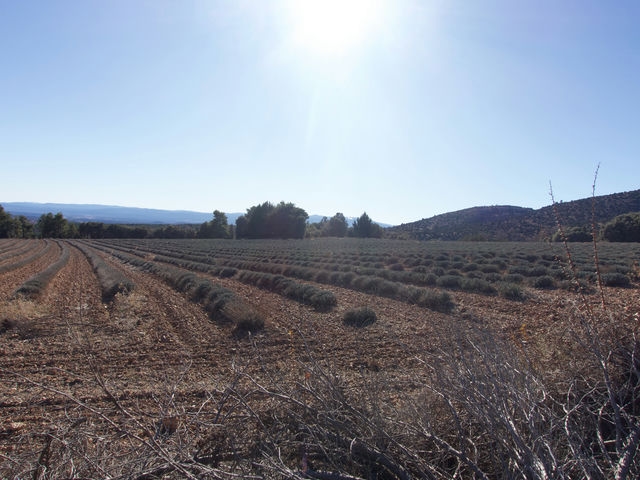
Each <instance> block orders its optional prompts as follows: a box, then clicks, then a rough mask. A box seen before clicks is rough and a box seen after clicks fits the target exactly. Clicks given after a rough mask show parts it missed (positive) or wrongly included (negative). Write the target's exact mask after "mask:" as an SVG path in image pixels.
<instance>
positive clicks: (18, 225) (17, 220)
mask: <svg viewBox="0 0 640 480" xmlns="http://www.w3.org/2000/svg"><path fill="white" fill-rule="evenodd" d="M13 225H14V236H15V237H17V238H31V237H33V223H32V222H31V221H29V219H28V218H27V217H25V216H24V215H20V216H18V217H14V219H13Z"/></svg>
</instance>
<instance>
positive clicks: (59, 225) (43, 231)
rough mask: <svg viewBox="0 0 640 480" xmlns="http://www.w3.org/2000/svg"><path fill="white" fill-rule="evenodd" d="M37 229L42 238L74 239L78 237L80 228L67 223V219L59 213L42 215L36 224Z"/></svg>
mask: <svg viewBox="0 0 640 480" xmlns="http://www.w3.org/2000/svg"><path fill="white" fill-rule="evenodd" d="M36 229H37V231H38V232H39V235H40V237H42V238H72V237H76V236H78V228H77V227H76V226H75V225H73V224H70V223H69V222H67V219H66V218H64V217H63V216H62V213H60V212H58V213H56V214H55V215H53V214H52V213H51V212H49V213H47V214H46V215H41V216H40V218H39V219H38V223H36Z"/></svg>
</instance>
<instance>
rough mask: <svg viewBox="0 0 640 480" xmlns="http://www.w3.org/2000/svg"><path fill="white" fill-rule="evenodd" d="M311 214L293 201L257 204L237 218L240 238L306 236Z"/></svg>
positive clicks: (237, 231)
mask: <svg viewBox="0 0 640 480" xmlns="http://www.w3.org/2000/svg"><path fill="white" fill-rule="evenodd" d="M308 218H309V215H307V212H305V211H304V210H303V209H301V208H298V207H296V206H295V205H294V204H293V203H285V202H280V203H279V204H278V205H277V206H274V205H273V204H272V203H270V202H264V203H263V204H261V205H255V206H253V207H251V208H249V209H248V210H247V213H246V214H244V215H242V216H240V217H239V218H238V219H237V220H236V236H237V237H238V238H304V234H305V230H306V226H307V219H308Z"/></svg>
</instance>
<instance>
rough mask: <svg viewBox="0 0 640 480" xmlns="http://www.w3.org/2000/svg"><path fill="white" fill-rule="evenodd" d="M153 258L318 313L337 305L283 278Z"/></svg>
mask: <svg viewBox="0 0 640 480" xmlns="http://www.w3.org/2000/svg"><path fill="white" fill-rule="evenodd" d="M98 244H99V245H103V246H105V247H106V246H107V245H108V248H109V249H119V250H120V251H122V252H125V253H130V254H133V255H137V256H139V257H141V258H144V257H145V256H146V252H140V251H139V250H137V249H127V248H125V247H122V246H114V245H113V244H112V243H109V244H104V243H98ZM153 258H154V260H155V261H159V262H163V263H168V264H171V265H176V266H178V267H180V268H185V269H187V270H192V271H198V272H203V273H208V274H210V275H213V276H216V277H221V278H228V277H235V278H237V279H238V280H239V281H241V282H243V283H246V284H249V285H253V286H256V287H259V288H262V289H265V290H269V291H272V292H274V293H277V294H279V295H283V296H286V297H288V298H291V299H292V300H295V301H298V302H301V303H304V304H306V305H310V306H312V307H313V308H315V309H316V310H319V311H326V310H329V309H331V308H332V307H334V306H335V305H336V304H337V300H336V297H335V295H334V293H333V292H331V291H328V290H322V289H320V288H318V287H316V286H315V285H310V284H307V283H301V282H297V281H295V280H293V279H292V278H287V277H284V276H282V275H279V276H277V277H276V276H274V275H268V274H264V273H262V274H257V273H256V272H247V271H243V270H241V269H238V268H234V267H233V266H230V265H219V264H217V263H216V262H215V261H211V262H209V261H207V259H202V258H200V257H196V256H186V258H185V257H182V258H178V257H175V256H168V255H161V254H155V255H153ZM197 260H204V261H197Z"/></svg>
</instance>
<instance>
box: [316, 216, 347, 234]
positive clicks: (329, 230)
mask: <svg viewBox="0 0 640 480" xmlns="http://www.w3.org/2000/svg"><path fill="white" fill-rule="evenodd" d="M323 220H324V219H323ZM348 229H349V225H348V224H347V219H346V218H345V217H344V215H343V214H342V213H340V212H338V213H336V214H335V215H334V216H333V217H331V218H330V219H329V220H328V221H327V222H326V223H325V225H324V227H323V229H322V234H323V236H325V237H344V236H345V235H346V234H347V230H348Z"/></svg>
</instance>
